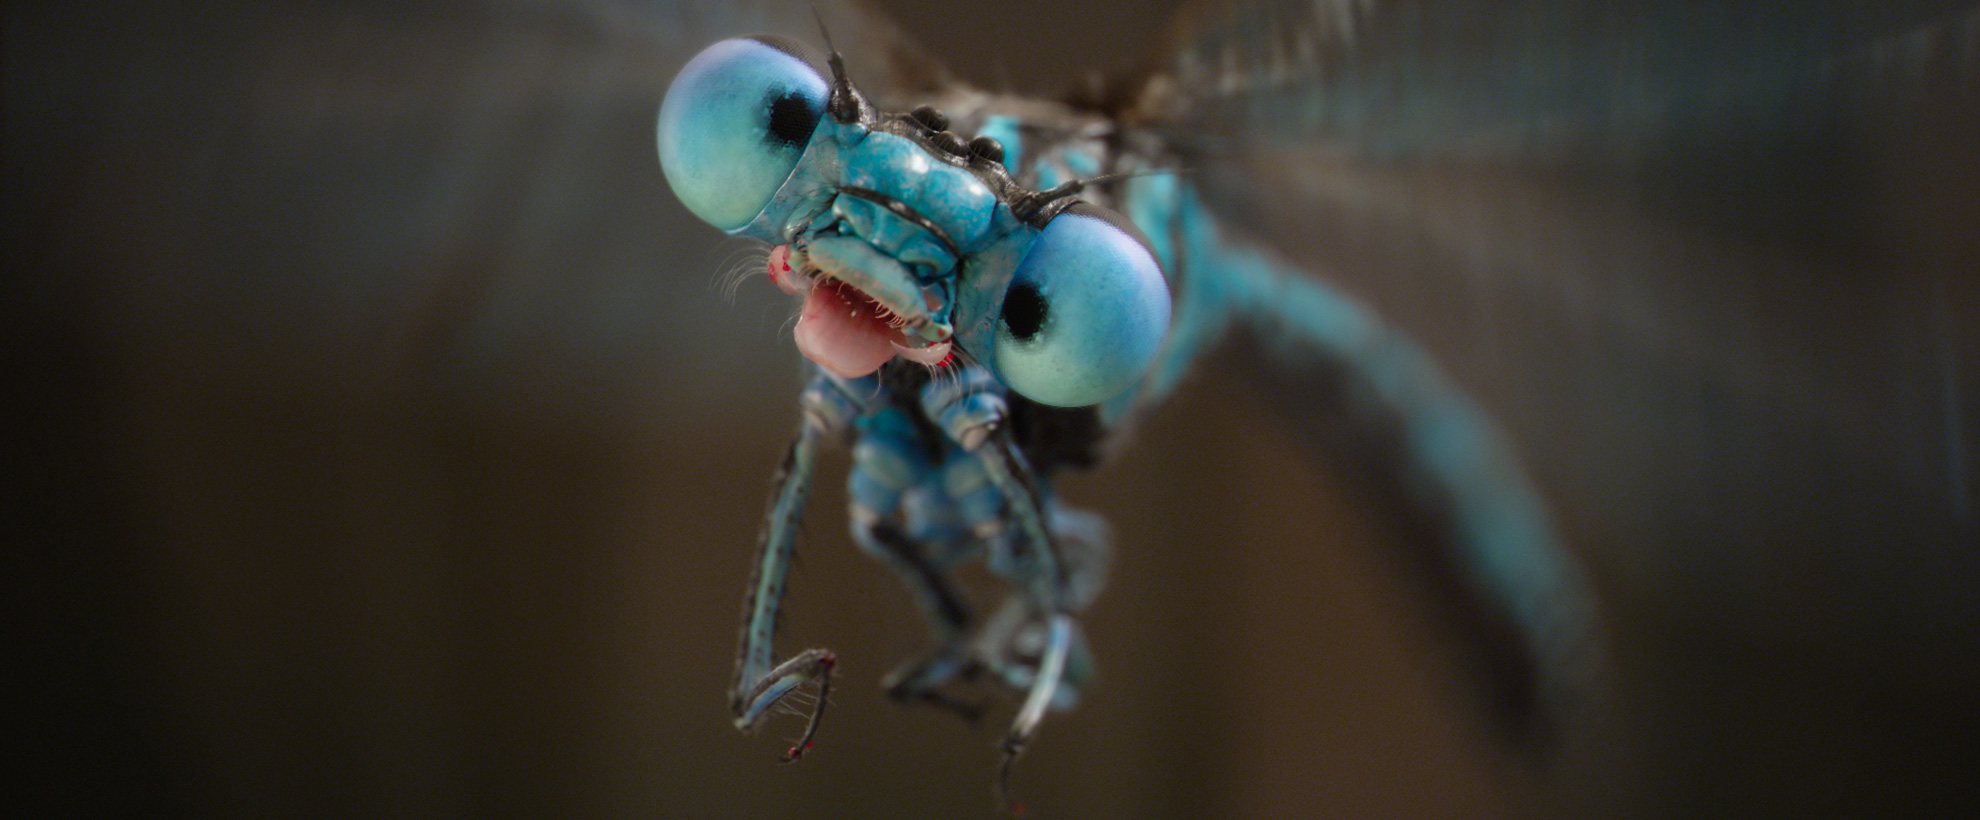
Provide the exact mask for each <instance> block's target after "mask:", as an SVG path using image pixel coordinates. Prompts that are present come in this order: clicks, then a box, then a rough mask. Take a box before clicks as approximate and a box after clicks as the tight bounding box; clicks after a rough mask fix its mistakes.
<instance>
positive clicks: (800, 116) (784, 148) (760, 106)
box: [658, 37, 830, 231]
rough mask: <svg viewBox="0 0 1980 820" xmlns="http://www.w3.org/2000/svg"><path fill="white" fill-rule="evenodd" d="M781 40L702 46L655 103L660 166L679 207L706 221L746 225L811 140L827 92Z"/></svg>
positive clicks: (787, 175)
mask: <svg viewBox="0 0 1980 820" xmlns="http://www.w3.org/2000/svg"><path fill="white" fill-rule="evenodd" d="M797 48H798V47H797V46H796V44H795V43H790V42H789V41H785V40H783V39H782V38H772V37H764V38H753V37H745V38H738V39H734V40H723V41H722V42H719V43H716V44H714V45H712V46H709V47H708V48H707V49H706V50H704V51H702V52H701V53H700V54H697V55H695V58H694V59H692V60H689V61H688V64H687V66H685V67H683V68H682V69H681V73H680V76H677V77H675V78H674V84H673V85H672V86H671V87H669V88H668V89H667V98H666V100H665V101H663V102H662V103H661V104H660V124H659V129H658V134H659V142H660V167H661V168H663V169H665V170H666V172H667V182H668V184H670V185H672V186H673V188H674V195H675V196H678V197H680V199H681V204H683V205H686V206H687V209H688V210H690V211H693V212H694V215H695V216H698V217H701V218H702V219H703V220H706V221H707V222H708V223H709V224H711V225H714V226H715V227H717V228H721V229H722V230H725V231H728V230H735V229H737V228H741V227H743V226H744V225H747V224H749V222H750V220H752V219H755V218H756V215H757V214H758V213H761V212H762V211H763V208H764V206H766V205H768V204H770V198H771V197H772V196H774V195H775V194H776V193H777V189H778V188H780V187H783V184H784V181H785V180H787V179H789V178H790V176H791V169H793V168H795V167H797V163H798V158H799V157H801V156H803V155H804V148H805V146H806V145H807V144H809V143H810V142H811V132H812V131H813V130H814V129H816V128H817V127H818V120H819V117H820V116H822V115H823V114H824V111H825V99H826V95H827V94H828V93H829V90H830V85H829V84H828V83H826V81H825V78H824V77H822V76H820V75H819V73H818V71H817V70H816V69H814V68H812V67H811V65H810V64H809V63H807V62H805V61H804V60H802V59H799V58H798V57H796V56H794V54H795V53H796V49H797Z"/></svg>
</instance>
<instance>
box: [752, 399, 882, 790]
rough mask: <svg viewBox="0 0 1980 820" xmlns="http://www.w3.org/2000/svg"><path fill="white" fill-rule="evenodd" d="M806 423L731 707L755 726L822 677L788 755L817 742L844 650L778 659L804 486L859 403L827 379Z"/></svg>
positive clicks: (755, 590) (782, 480)
mask: <svg viewBox="0 0 1980 820" xmlns="http://www.w3.org/2000/svg"><path fill="white" fill-rule="evenodd" d="M802 406H803V410H804V422H803V423H802V424H801V425H800V426H799V428H798V437H797V440H796V441H794V442H792V443H791V449H790V452H789V454H788V455H786V456H785V459H784V464H783V467H782V468H781V469H779V470H778V473H777V477H776V479H775V481H774V482H773V486H774V489H773V491H772V493H771V500H770V510H769V513H768V515H767V518H766V520H765V522H764V526H763V538H762V545H761V550H760V551H759V552H758V557H757V562H756V568H755V572H754V575H753V576H752V577H751V578H750V582H749V593H748V599H747V600H746V601H745V603H744V605H743V626H742V637H741V640H740V641H739V643H740V646H739V648H738V649H737V652H736V677H735V681H734V684H733V686H732V687H731V688H730V702H729V708H730V712H731V713H732V715H733V717H734V719H735V724H736V728H738V729H742V730H745V731H747V730H751V729H754V728H756V727H757V726H758V725H760V724H761V723H762V722H763V720H764V718H765V717H767V716H768V715H769V714H770V711H771V707H773V706H775V705H777V704H778V703H781V702H783V701H784V698H785V697H787V696H789V695H790V694H791V693H792V692H795V691H797V690H798V689H799V688H800V687H802V686H803V685H804V684H805V683H807V682H810V681H817V682H818V695H817V701H816V702H815V703H814V704H812V708H811V714H810V717H809V718H808V719H807V721H806V723H805V729H804V734H803V736H801V737H800V738H799V740H798V742H797V743H796V744H795V745H793V746H792V747H791V748H790V750H789V751H787V752H786V753H785V755H784V759H785V760H787V761H788V760H795V759H797V758H798V757H800V756H802V755H803V754H804V752H805V750H806V749H808V748H810V746H811V741H812V738H813V737H814V736H815V735H816V734H817V732H818V724H819V720H820V719H821V718H822V717H824V714H825V705H826V702H827V696H828V695H829V694H830V692H831V685H832V680H831V673H832V667H833V665H834V664H836V663H837V661H838V658H837V656H835V655H833V654H832V652H831V651H830V650H826V649H807V650H805V651H803V652H800V653H798V654H797V655H795V656H793V657H791V658H790V659H789V660H786V661H784V662H782V663H778V664H774V665H773V664H772V662H771V659H772V658H773V657H774V656H775V649H774V648H773V646H772V640H773V639H774V637H775V635H776V630H777V617H778V614H779V612H780V610H781V609H782V604H783V598H784V586H785V584H786V582H787V581H788V580H789V576H790V569H791V559H792V557H793V554H794V551H795V548H796V540H797V539H796V535H797V526H798V519H799V516H800V515H801V514H802V512H803V509H804V498H805V492H806V490H808V489H809V487H810V484H811V475H812V469H813V464H814V461H815V459H816V458H817V455H818V447H819V442H820V440H821V439H822V438H824V436H825V435H826V434H828V433H831V432H834V431H836V430H839V429H842V428H843V427H844V425H845V423H846V420H847V419H849V418H851V417H852V415H853V412H854V408H852V407H850V405H849V402H848V401H847V400H846V399H845V398H844V396H843V394H842V393H840V392H838V391H837V390H836V389H835V388H833V387H832V385H831V384H830V383H829V382H826V381H824V380H823V379H820V380H818V381H815V382H813V383H812V386H811V387H810V388H809V389H807V390H806V391H805V393H804V399H803V402H802Z"/></svg>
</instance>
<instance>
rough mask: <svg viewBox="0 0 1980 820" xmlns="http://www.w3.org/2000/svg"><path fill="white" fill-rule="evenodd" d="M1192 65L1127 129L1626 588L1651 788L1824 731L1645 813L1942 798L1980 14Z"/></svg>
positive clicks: (1266, 45)
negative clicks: (1406, 377) (1487, 437)
mask: <svg viewBox="0 0 1980 820" xmlns="http://www.w3.org/2000/svg"><path fill="white" fill-rule="evenodd" d="M1175 38H1176V48H1175V50H1174V52H1173V56H1172V57H1170V58H1167V59H1166V61H1165V62H1163V63H1162V64H1160V65H1159V66H1158V67H1157V69H1156V71H1155V72H1154V79H1153V80H1152V81H1150V82H1149V83H1148V84H1146V85H1144V86H1142V87H1141V88H1140V89H1139V90H1138V92H1137V94H1136V95H1135V96H1134V97H1133V98H1132V101H1131V102H1132V106H1133V107H1134V111H1135V113H1136V114H1138V118H1139V119H1141V120H1142V121H1146V122H1150V123H1152V124H1153V125H1154V127H1157V128H1161V129H1164V130H1166V131H1167V132H1168V133H1169V134H1171V139H1172V141H1173V142H1174V144H1177V145H1179V146H1183V147H1184V148H1185V149H1186V153H1187V154H1188V155H1189V156H1190V157H1191V158H1192V159H1193V162H1192V163H1191V164H1192V165H1193V167H1196V168H1199V169H1201V171H1200V173H1198V174H1195V175H1193V177H1192V178H1193V179H1195V180H1196V181H1197V182H1198V184H1200V185H1201V186H1202V188H1203V189H1204V190H1205V191H1207V196H1208V198H1209V199H1210V201H1211V202H1213V203H1214V205H1215V206H1216V207H1217V208H1218V209H1220V210H1221V211H1222V212H1223V213H1224V214H1225V216H1226V217H1227V220H1226V221H1227V224H1231V225H1242V226H1246V227H1247V228H1250V229H1251V230H1252V232H1253V233H1254V235H1255V236H1256V237H1257V238H1259V239H1261V240H1266V241H1268V242H1270V243H1271V244H1273V245H1275V246H1276V247H1277V248H1278V249H1279V250H1280V251H1281V252H1283V253H1285V254H1286V255H1287V256H1288V257H1289V258H1291V259H1294V260H1297V261H1298V262H1299V263H1301V264H1303V265H1307V266H1310V267H1311V269H1312V270H1314V271H1315V272H1316V273H1317V274H1319V275H1321V276H1322V277H1323V278H1325V279H1327V280H1328V281H1330V282H1333V283H1335V284H1337V285H1339V286H1341V287H1344V288H1346V289H1347V290H1349V291H1350V292H1352V293H1353V294H1355V295H1357V296H1359V297H1360V298H1363V299H1365V300H1367V302H1368V303H1370V304H1371V305H1373V306H1374V307H1375V308H1376V310H1377V311H1378V312H1379V313H1380V314H1381V315H1382V316H1383V317H1385V318H1386V319H1387V320H1389V321H1391V322H1394V323H1395V324H1396V325H1398V326H1399V327H1400V328H1402V329H1403V330H1404V331H1405V332H1406V333H1407V334H1408V335H1410V336H1411V337H1413V338H1415V339H1416V340H1418V342H1419V343H1421V344H1424V345H1426V346H1427V347H1428V348H1429V350H1430V351H1431V352H1432V354H1433V357H1434V358H1435V359H1436V360H1437V361H1438V362H1439V363H1440V364H1441V365H1442V366H1443V367H1444V368H1446V370H1447V372H1449V373H1450V374H1451V375H1452V376H1453V377H1454V378H1455V379H1456V380H1457V381H1458V382H1459V383H1460V384H1461V385H1462V386H1463V387H1464V389H1465V390H1466V391H1467V392H1469V393H1470V394H1471V395H1473V396H1474V397H1476V398H1477V399H1478V400H1479V401H1480V402H1481V403H1482V404H1484V405H1485V406H1486V407H1487V408H1488V409H1489V410H1490V412H1491V413H1492V415H1493V416H1495V417H1496V418H1498V419H1499V420H1500V422H1501V423H1502V424H1503V425H1504V426H1505V427H1506V428H1507V429H1508V430H1509V431H1510V432H1511V434H1512V435H1513V437H1514V438H1515V439H1516V440H1517V442H1518V443H1519V446H1520V449H1521V451H1522V453H1523V454H1524V456H1525V457H1526V459H1527V460H1528V465H1529V469H1530V470H1531V471H1532V472H1533V474H1534V475H1535V477H1536V478H1537V480H1538V481H1539V483H1540V484H1541V487H1542V491H1543V494H1544V495H1545V496H1546V497H1547V498H1548V499H1549V501H1550V503H1551V506H1552V507H1553V510H1554V512H1555V515H1556V516H1557V519H1558V521H1559V523H1560V525H1561V526H1562V527H1563V528H1564V529H1565V532H1566V535H1567V537H1568V538H1569V540H1570V542H1571V544H1572V546H1573V548H1574V549H1575V550H1576V551H1577V552H1579V553H1580V554H1581V555H1582V556H1583V557H1584V559H1585V560H1586V561H1587V562H1588V563H1589V564H1591V565H1592V566H1593V567H1594V568H1595V569H1596V571H1597V572H1598V574H1599V575H1600V576H1602V577H1603V578H1604V579H1605V580H1606V581H1607V584H1606V586H1607V590H1606V595H1605V596H1604V597H1605V598H1607V599H1609V606H1610V607H1611V613H1610V614H1611V616H1612V618H1613V619H1614V620H1615V621H1616V627H1617V631H1618V633H1619V634H1620V636H1621V640H1623V641H1624V642H1625V644H1626V645H1625V646H1624V647H1623V648H1622V649H1621V650H1619V651H1621V652H1622V653H1623V654H1624V655H1625V657H1624V658H1622V659H1621V660H1620V661H1619V662H1620V663H1621V664H1622V666H1623V668H1624V669H1625V670H1626V677H1625V679H1624V680H1623V681H1622V682H1621V685H1622V687H1623V690H1624V692H1623V695H1622V698H1623V702H1622V703H1621V704H1620V705H1619V708H1621V709H1623V710H1624V713H1623V714H1619V715H1616V716H1613V718H1612V719H1613V720H1615V721H1618V722H1619V723H1620V724H1622V725H1621V726H1612V727H1610V730H1611V731H1617V732H1641V733H1644V734H1645V735H1647V736H1651V737H1654V738H1656V739H1655V740H1654V741H1652V742H1651V744H1649V745H1653V746H1658V747H1661V749H1657V748H1652V749H1650V750H1648V751H1646V752H1645V753H1644V754H1645V757H1644V758H1643V759H1641V760H1639V761H1637V763H1635V764H1633V765H1637V766H1642V767H1645V771H1648V772H1650V773H1651V774H1649V776H1648V780H1649V781H1651V782H1660V781H1661V782H1678V781H1681V780H1684V778H1683V777H1682V776H1680V775H1679V774H1678V772H1680V771H1683V770H1688V769H1689V768H1690V767H1695V766H1700V765H1703V766H1707V767H1718V766H1723V767H1726V768H1729V769H1730V768H1734V767H1735V765H1736V764H1735V761H1737V760H1740V759H1742V758H1743V757H1744V756H1746V755H1748V754H1751V753H1752V750H1754V749H1760V748H1773V746H1774V745H1775V744H1776V743H1779V742H1780V738H1782V737H1785V736H1792V735H1794V734H1796V733H1798V732H1810V733H1813V734H1814V735H1815V737H1812V738H1811V739H1810V741H1811V743H1812V744H1813V745H1812V749H1819V751H1817V750H1811V749H1809V748H1804V749H1802V750H1800V751H1799V752H1798V753H1797V754H1796V755H1795V756H1794V760H1795V761H1796V762H1795V763H1793V764H1784V765H1783V766H1782V767H1781V768H1780V769H1771V768H1770V769H1766V770H1763V771H1760V772H1754V773H1750V774H1747V775H1743V776H1741V777H1734V778H1731V779H1729V780H1728V781H1726V783H1725V784H1724V786H1723V788H1715V787H1712V786H1709V785H1705V784H1698V783H1695V782H1694V783H1693V785H1692V787H1690V788H1683V789H1676V790H1670V791H1666V792H1664V793H1661V794H1657V795H1654V796H1653V795H1645V799H1646V800H1648V801H1649V806H1650V807H1654V808H1653V810H1654V811H1655V812H1657V813H1664V812H1669V813H1673V814H1684V813H1689V812H1691V811H1695V810H1698V809H1700V808H1703V807H1705V806H1713V807H1715V810H1718V809H1722V808H1723V807H1724V806H1727V805H1738V806H1741V807H1742V808H1745V809H1748V810H1751V811H1775V810H1780V808H1781V807H1782V806H1785V805H1796V804H1805V805H1809V806H1815V807H1824V810H1834V809H1835V808H1836V807H1837V806H1838V805H1848V806H1863V807H1868V806H1872V805H1877V804H1878V802H1879V801H1881V800H1892V799H1895V800H1900V801H1901V800H1903V799H1905V798H1906V796H1908V795H1911V794H1934V793H1938V792H1942V791H1943V790H1944V789H1945V788H1946V787H1947V786H1949V785H1950V783H1949V782H1948V781H1947V780H1945V779H1944V778H1945V772H1946V771H1948V770H1947V769H1945V768H1944V766H1945V765H1946V763H1947V761H1946V759H1945V758H1946V757H1947V756H1951V757H1953V758H1959V757H1966V758H1967V759H1968V761H1969V762H1970V759H1971V758H1970V753H1967V752H1963V751H1962V750H1959V749H1957V748H1956V745H1957V743H1959V742H1963V741H1955V742H1954V743H1933V742H1925V743H1922V744H1920V743H1919V741H1920V739H1929V738H1948V739H1956V738H1969V739H1970V736H1971V735H1970V732H1971V730H1972V729H1973V728H1974V724H1975V718H1976V714H1975V710H1974V708H1973V706H1972V705H1971V704H1970V703H1969V702H1968V700H1969V699H1968V698H1967V696H1966V695H1964V694H1962V692H1963V691H1964V690H1965V688H1966V687H1965V684H1964V683H1962V681H1965V680H1970V679H1971V677H1972V676H1973V675H1974V673H1975V672H1976V671H1980V669H1976V667H1975V658H1976V657H1980V656H1977V655H1976V653H1975V648H1976V638H1980V635H1977V634H1976V625H1980V595H1976V594H1975V589H1976V583H1980V551H1976V550H1975V549H1974V548H1973V545H1974V544H1975V543H1980V521H1977V520H1976V515H1980V509H1976V504H1977V503H1980V489H1976V486H1975V483H1974V481H1975V465H1976V463H1980V462H1977V461H1976V456H1977V455H1980V443H1976V440H1975V431H1976V425H1975V416H1974V407H1975V404H1974V402H1975V399H1976V397H1977V396H1980V388H1977V387H1976V385H1980V381H1976V375H1980V373H1977V372H1976V368H1977V367H1980V365H1976V361H1980V358H1977V357H1980V279H1976V277H1975V275H1974V272H1975V271H1976V270H1980V197H1975V196H1973V194H1972V191H1974V190H1980V7H1976V6H1975V5H1974V4H1972V3H1966V2H1907V3H1884V4H1859V3H1842V2H1819V3H1780V2H1771V0H1756V1H1754V2H1733V3H1718V4H1706V5H1698V4H1682V3H1648V4H1603V3H1582V2H1566V1H1565V0H1523V1H1521V2H1466V1H1465V0H1455V1H1454V2H1415V1H1414V0H1398V1H1397V2H1380V1H1379V0H1378V1H1376V2H1365V1H1364V0H1323V1H1322V2H1302V3H1270V2H1254V3H1235V4H1222V3H1215V4H1205V5H1203V6H1199V7H1195V8H1192V9H1191V10H1190V11H1189V12H1188V13H1186V15H1185V18H1184V20H1183V21H1182V23H1181V24H1180V25H1179V26H1178V27H1177V29H1176V30H1175ZM1273 384H1274V385H1275V387H1276V388H1277V389H1278V391H1279V392H1278V394H1277V395H1279V396H1280V397H1281V398H1282V400H1281V401H1280V402H1278V407H1279V408H1280V409H1282V410H1286V409H1292V410H1296V409H1297V408H1301V407H1305V406H1308V399H1309V398H1310V397H1312V396H1314V395H1315V394H1316V391H1320V392H1324V388H1316V386H1315V385H1312V384H1304V383H1301V382H1300V381H1299V379H1298V378H1297V377H1294V378H1291V379H1287V378H1283V377H1279V378H1277V379H1276V380H1275V381H1273ZM1327 421H1328V420H1325V419H1321V420H1317V421H1316V420H1300V419H1295V423H1306V424H1307V425H1308V426H1309V427H1314V428H1316V429H1319V430H1320V431H1322V432H1323V433H1324V432H1329V431H1327V430H1326V424H1327ZM1649 703H1656V704H1657V706H1656V707H1655V709H1654V710H1651V707H1649V706H1648V704H1649ZM1817 727H1819V728H1817ZM1954 727H1958V728H1957V729H1955V728H1954ZM1816 738H1819V740H1817V739H1816ZM1638 740H1639V741H1640V740H1641V738H1639V739H1638ZM1701 760H1704V761H1711V762H1707V763H1703V764H1701V763H1700V762H1699V761H1701ZM1872 784H1875V785H1872ZM1692 788H1697V789H1698V791H1693V790H1692ZM1838 793H1841V794H1845V795H1847V798H1846V800H1845V801H1844V802H1843V803H1841V804H1835V803H1829V802H1827V801H1830V800H1834V799H1835V797H1836V795H1837V794H1838ZM1728 801H1729V802H1728ZM1735 813H1742V812H1735Z"/></svg>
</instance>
